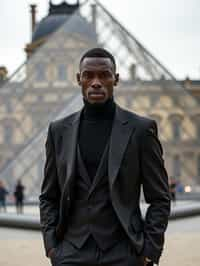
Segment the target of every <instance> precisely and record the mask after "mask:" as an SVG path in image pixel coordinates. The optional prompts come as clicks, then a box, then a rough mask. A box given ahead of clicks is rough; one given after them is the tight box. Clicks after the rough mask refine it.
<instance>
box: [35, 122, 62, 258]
mask: <svg viewBox="0 0 200 266" xmlns="http://www.w3.org/2000/svg"><path fill="white" fill-rule="evenodd" d="M45 146H46V162H45V167H44V179H43V183H42V187H41V194H40V196H39V201H40V223H41V229H42V234H43V239H44V246H45V250H46V255H47V254H48V251H49V250H50V249H51V248H53V247H55V246H56V245H57V243H56V236H55V232H56V225H57V223H58V217H59V201H60V189H59V185H58V178H57V169H56V158H55V148H54V143H53V137H52V125H50V126H49V130H48V136H47V140H46V145H45Z"/></svg>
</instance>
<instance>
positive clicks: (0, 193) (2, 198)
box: [0, 186, 8, 211]
mask: <svg viewBox="0 0 200 266" xmlns="http://www.w3.org/2000/svg"><path fill="white" fill-rule="evenodd" d="M7 194H8V191H7V190H6V189H5V187H3V186H2V187H0V211H1V208H3V209H4V211H6V195H7Z"/></svg>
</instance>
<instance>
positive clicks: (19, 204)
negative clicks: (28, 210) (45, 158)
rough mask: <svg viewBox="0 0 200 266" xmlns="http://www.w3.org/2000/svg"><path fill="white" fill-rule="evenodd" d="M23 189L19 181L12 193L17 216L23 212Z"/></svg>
mask: <svg viewBox="0 0 200 266" xmlns="http://www.w3.org/2000/svg"><path fill="white" fill-rule="evenodd" d="M24 189H25V187H24V186H23V184H22V182H21V180H18V181H17V184H16V186H15V191H14V198H15V206H16V212H17V214H22V213H23V211H24Z"/></svg>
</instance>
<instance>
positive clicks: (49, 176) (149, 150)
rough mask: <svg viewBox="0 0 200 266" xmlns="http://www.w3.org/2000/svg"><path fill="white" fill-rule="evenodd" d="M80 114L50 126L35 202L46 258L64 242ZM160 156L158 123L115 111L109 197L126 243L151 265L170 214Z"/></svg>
mask: <svg viewBox="0 0 200 266" xmlns="http://www.w3.org/2000/svg"><path fill="white" fill-rule="evenodd" d="M81 112H82V111H79V112H77V113H74V114H72V115H70V116H68V117H65V118H63V119H61V120H59V121H55V122H53V123H51V124H50V127H49V131H48V137H47V142H46V163H45V171H44V180H43V183H42V190H41V195H40V197H39V199H40V217H41V218H40V219H41V228H42V232H43V237H44V244H45V249H46V254H48V251H49V250H50V249H51V248H53V247H56V246H57V245H59V244H62V243H63V242H62V241H63V237H64V235H65V233H66V231H67V226H68V221H69V219H70V211H71V209H73V204H74V202H75V199H76V194H75V192H74V186H75V185H76V182H75V181H76V177H77V176H76V175H77V171H76V170H77V169H76V168H77V167H76V166H77V164H76V151H77V143H78V140H79V139H78V131H79V125H80V117H81ZM162 155H163V151H162V147H161V144H160V142H159V140H158V137H157V126H156V122H155V121H153V120H151V119H148V118H145V117H141V116H138V115H137V114H135V113H131V112H128V111H126V110H123V109H122V108H120V107H119V106H116V109H115V116H114V120H113V125H112V132H111V136H110V145H109V151H108V162H107V164H108V168H107V169H108V183H109V196H110V199H111V204H112V206H113V210H114V212H115V214H116V216H117V218H118V221H119V222H120V224H121V226H122V227H123V230H124V232H125V234H126V237H127V238H126V239H128V240H129V241H130V242H131V246H132V247H133V249H134V250H135V252H136V254H137V256H138V257H139V256H141V255H143V256H147V257H149V258H151V259H152V260H153V261H154V262H155V263H158V261H159V258H160V256H161V253H162V250H163V244H164V233H165V230H166V228H167V223H168V217H169V213H170V195H169V187H168V177H167V173H166V170H165V167H164V161H163V158H162ZM141 185H143V191H144V196H145V200H146V201H147V203H148V204H149V208H148V210H147V214H146V218H145V220H144V221H143V219H142V217H141V212H140V206H139V203H140V190H141ZM94 194H95V193H94ZM58 252H59V249H58ZM88 252H90V251H88ZM77 254H78V253H77ZM83 259H84V258H83ZM113 264H114V263H113ZM134 266H139V264H136V263H135V265H134Z"/></svg>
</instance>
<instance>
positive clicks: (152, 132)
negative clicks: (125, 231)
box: [141, 121, 170, 263]
mask: <svg viewBox="0 0 200 266" xmlns="http://www.w3.org/2000/svg"><path fill="white" fill-rule="evenodd" d="M162 155H163V150H162V146H161V144H160V142H159V140H158V137H157V126H156V123H155V121H152V122H151V123H150V125H149V126H148V128H147V129H146V130H145V132H144V134H143V137H142V140H141V171H142V183H143V192H144V197H145V200H146V202H147V203H149V204H150V205H149V207H148V210H147V213H146V217H145V221H144V235H145V242H144V249H143V255H144V256H147V257H149V258H150V259H152V261H153V262H155V263H158V262H159V258H160V256H161V253H162V250H163V245H164V233H165V230H166V228H167V224H168V217H169V214H170V195H169V186H168V176H167V172H166V170H165V167H164V160H163V158H162Z"/></svg>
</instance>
